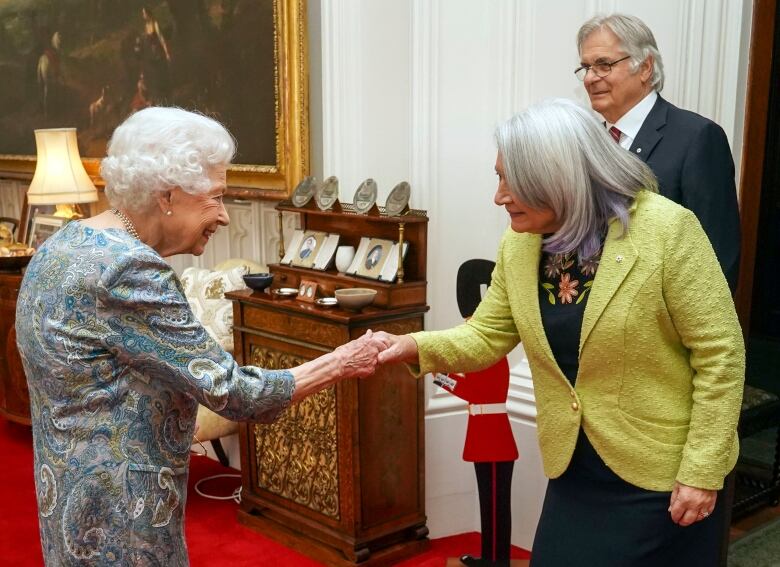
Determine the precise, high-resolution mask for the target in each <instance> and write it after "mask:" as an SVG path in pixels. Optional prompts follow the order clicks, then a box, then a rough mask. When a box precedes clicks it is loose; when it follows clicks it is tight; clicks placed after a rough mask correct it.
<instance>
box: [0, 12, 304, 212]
mask: <svg viewBox="0 0 780 567" xmlns="http://www.w3.org/2000/svg"><path fill="white" fill-rule="evenodd" d="M81 1H82V2H83V4H84V6H83V9H74V7H73V6H70V7H69V8H68V10H65V9H64V8H63V9H60V8H58V7H57V4H56V3H55V4H52V3H50V2H47V1H45V0H30V2H29V4H31V6H32V7H35V8H36V9H38V10H39V11H40V12H41V18H43V19H44V20H46V19H48V20H56V21H60V20H62V19H63V18H65V19H66V20H67V18H71V19H73V18H78V22H76V23H77V25H79V26H82V25H83V26H86V28H85V29H89V30H94V31H93V32H92V33H91V34H81V35H80V36H79V38H82V39H81V40H80V41H81V43H79V44H77V43H74V40H73V37H72V36H71V38H70V39H71V41H70V43H68V42H67V41H62V39H61V37H59V38H55V37H54V36H52V37H51V38H46V41H47V42H50V43H51V44H52V45H51V46H48V45H42V46H41V50H42V51H41V53H42V55H41V57H43V56H44V55H45V54H46V53H47V52H50V51H51V50H52V49H53V48H54V47H53V46H55V44H56V49H57V50H58V55H57V57H58V59H59V61H60V62H61V65H59V66H58V67H57V69H59V71H58V72H61V73H62V78H61V79H60V80H62V81H64V82H63V84H64V88H65V89H66V92H65V93H64V95H63V97H62V100H61V101H60V106H59V107H56V106H49V107H47V106H43V107H42V106H41V104H40V101H39V100H38V99H39V98H40V97H39V95H41V93H39V92H38V90H34V91H33V90H30V92H26V90H25V89H38V88H39V86H36V84H35V83H30V82H29V81H27V79H26V78H27V75H28V69H27V67H25V66H24V65H26V64H27V62H28V59H25V58H18V57H16V54H11V53H9V54H4V53H2V52H0V56H6V55H7V57H4V58H5V59H7V60H8V61H11V62H12V64H13V65H15V67H13V69H11V68H9V69H7V70H6V72H5V76H6V80H7V81H9V83H10V84H8V85H7V86H9V87H10V88H8V89H6V90H5V91H4V92H5V93H6V94H5V95H3V96H0V114H5V115H7V116H6V119H7V122H8V123H9V124H16V125H17V126H15V128H16V130H15V131H12V132H11V131H8V129H5V130H4V132H0V177H7V178H17V179H31V178H32V174H33V172H34V170H35V161H36V157H35V142H34V137H33V129H35V128H51V127H65V126H74V127H77V128H78V134H79V146H80V148H81V155H82V156H84V159H83V161H84V165H85V168H86V169H87V172H88V173H89V174H90V176H91V177H92V178H93V181H95V183H96V185H98V186H102V185H103V184H104V183H103V180H102V179H101V178H100V176H99V165H100V159H101V158H102V157H103V155H104V153H105V143H106V141H107V139H108V137H109V136H110V134H111V132H112V131H113V129H114V128H115V127H116V126H117V125H118V124H119V123H120V122H121V121H122V120H124V118H125V117H126V116H127V115H129V113H130V112H131V111H132V110H131V107H130V105H131V104H132V102H130V99H131V96H132V92H131V91H135V90H136V88H137V90H138V91H139V92H140V89H141V87H140V86H137V84H138V85H140V83H141V82H142V81H145V82H146V83H148V82H149V81H150V80H151V79H150V77H149V76H148V75H149V73H146V75H147V76H146V77H144V73H143V72H141V73H140V75H139V69H138V68H137V67H138V65H140V63H139V60H140V58H138V57H135V58H133V55H132V54H133V53H134V51H133V50H134V49H135V50H136V51H137V49H138V48H137V46H138V43H137V42H138V39H136V38H142V36H143V33H142V30H144V29H146V30H149V29H153V30H155V33H157V34H158V35H159V36H160V37H161V40H160V41H161V42H163V43H165V41H166V40H167V46H168V47H166V55H167V51H168V48H170V56H169V60H168V62H167V65H168V67H167V69H168V71H167V79H166V80H168V81H169V82H170V83H171V85H170V89H169V92H170V93H172V94H170V95H168V96H167V98H160V101H161V102H157V101H152V102H153V103H155V104H166V105H176V106H180V107H183V108H187V109H194V110H199V111H201V112H203V113H205V114H207V115H211V116H214V117H215V118H217V119H218V120H220V121H221V122H223V123H224V124H225V125H226V126H227V127H228V129H229V130H231V133H233V135H234V136H236V139H237V142H238V152H239V155H238V159H237V160H236V161H237V163H236V164H235V165H233V166H231V167H230V168H229V170H228V179H227V180H228V195H229V196H232V197H237V198H245V199H246V198H249V199H260V198H268V199H284V198H287V197H289V195H290V194H291V192H292V190H293V188H294V187H295V186H296V185H297V184H298V183H299V182H300V181H301V179H303V178H304V177H305V176H306V174H307V173H308V170H309V117H308V114H309V108H308V98H309V85H308V66H309V62H308V54H307V43H308V39H307V23H306V0H251V1H250V2H246V3H244V4H243V5H242V6H243V7H242V9H243V10H245V11H246V10H251V12H250V15H251V17H247V14H245V13H243V12H242V13H241V14H230V18H226V16H224V15H222V16H218V15H211V14H209V16H208V18H205V19H204V17H202V14H200V12H198V11H197V10H193V11H191V12H189V13H188V12H184V13H182V12H181V11H180V10H178V11H174V10H173V9H172V5H171V4H169V3H168V2H167V1H166V0H150V1H149V2H148V3H147V4H146V5H145V6H148V7H149V9H148V11H144V12H143V18H148V17H149V15H150V14H151V17H152V18H153V20H151V21H154V22H155V23H154V25H153V26H150V25H149V22H148V21H146V22H145V21H144V19H142V15H141V14H142V11H141V9H140V8H137V7H135V5H134V4H121V5H119V7H118V8H117V9H118V10H119V9H121V10H131V9H132V10H133V11H132V12H128V14H127V16H128V17H127V18H120V17H118V15H117V14H114V15H113V16H115V17H112V18H109V19H106V18H104V20H105V21H104V20H100V19H99V15H98V14H97V13H96V12H97V11H95V10H92V9H91V4H90V3H88V2H87V0H81ZM126 6H127V7H126ZM12 9H13V5H8V6H3V5H0V19H2V16H3V14H4V11H8V10H12ZM49 11H52V12H56V13H51V14H49V13H48V12H49ZM196 12H197V13H196ZM217 17H220V18H222V19H221V22H220V25H222V26H223V28H222V30H223V31H224V32H225V33H223V34H222V35H223V36H224V38H223V39H222V40H220V41H218V42H216V43H215V44H214V45H211V44H209V46H208V47H209V49H208V50H206V51H205V52H207V53H209V59H208V60H200V61H199V60H198V59H196V56H197V54H199V53H201V51H202V50H201V51H199V50H197V49H194V47H196V46H192V45H189V44H187V42H186V41H185V39H184V38H185V32H187V31H190V32H192V30H195V29H197V27H196V26H197V25H205V24H203V22H204V21H206V22H207V23H208V25H209V26H210V29H211V28H214V29H218V27H217V26H218V24H216V23H214V21H213V19H214V18H217ZM198 18H200V19H198ZM209 18H211V19H209ZM31 21H32V20H31ZM68 22H69V20H68V21H64V23H63V25H64V24H65V23H68ZM226 22H228V23H229V24H230V25H232V26H240V27H234V28H233V29H237V30H239V31H240V33H230V31H231V30H228V31H225V29H224V26H226V25H228V24H227V23H226ZM144 25H146V27H145V28H144ZM101 26H102V27H101ZM38 31H40V30H29V34H28V35H30V37H33V36H34V35H35V33H33V32H38ZM23 32H24V33H28V32H26V31H25V30H20V31H19V33H23ZM57 33H59V32H57ZM147 33H148V31H147ZM192 37H194V38H196V39H198V38H202V39H201V41H205V38H207V37H211V38H213V34H200V35H198V34H197V33H195V32H192ZM55 39H56V41H55ZM120 39H121V41H120ZM125 40H127V41H125ZM132 40H135V41H136V44H135V47H134V45H133V44H132ZM122 41H125V43H127V45H125V43H122ZM143 41H146V40H145V39H143V38H142V40H141V43H143ZM177 42H178V43H177ZM12 43H13V42H11V43H9V45H11V44H12ZM215 45H216V47H215ZM43 48H46V49H45V50H44V49H43ZM255 49H256V50H257V51H253V50H255ZM84 53H87V54H93V55H94V57H93V58H92V59H89V58H88V57H87V58H85V57H83V54H84ZM75 54H81V55H82V56H78V57H77V56H76V55H75ZM128 54H129V55H128ZM122 57H124V58H125V59H122ZM187 58H189V59H187ZM114 60H118V61H124V63H123V64H122V65H113V66H112V65H109V66H106V65H105V61H114ZM257 61H262V62H261V63H258V62H257ZM209 64H212V65H214V66H215V67H214V68H215V69H224V70H225V72H224V73H222V72H220V74H221V76H219V77H218V78H217V77H215V78H214V80H219V82H220V84H219V87H218V88H214V87H203V86H202V84H201V83H198V82H197V81H198V80H199V79H198V76H199V74H200V75H204V76H213V74H212V73H211V71H210V67H208V65H209ZM13 65H12V66H13ZM16 67H18V69H16ZM185 67H186V68H185ZM190 67H192V69H193V71H191V72H187V69H189V68H190ZM50 68H53V67H51V66H50ZM195 70H197V71H195ZM255 70H257V71H255ZM254 72H256V73H258V74H257V75H252V74H251V73H254ZM248 74H249V76H248ZM16 78H18V80H19V83H20V84H18V85H15V84H14V81H15V80H16ZM28 83H29V84H28ZM30 85H32V86H30ZM145 88H146V87H145ZM198 89H201V90H198ZM203 89H205V90H203ZM120 91H121V92H120ZM149 92H151V89H149ZM237 92H238V93H239V94H238V95H237V94H235V93H237ZM14 93H20V94H19V96H21V97H22V98H21V99H19V100H17V99H14V98H13V97H14V96H16V95H15V94H14ZM231 93H233V94H231ZM42 96H48V102H47V103H46V104H48V105H53V104H54V103H53V102H52V97H53V96H54V95H53V94H52V92H49V93H48V95H42ZM236 96H242V97H251V98H250V99H249V100H247V99H244V98H242V99H241V100H240V101H239V102H235V101H233V100H232V99H230V98H228V97H236ZM161 97H162V95H161ZM177 97H179V98H177ZM180 99H181V100H180ZM20 101H22V103H20ZM25 101H26V102H25ZM189 101H192V102H189ZM251 101H254V105H255V107H254V108H253V109H252V110H251V113H252V116H255V115H258V114H262V116H263V117H264V118H263V124H269V127H270V129H271V130H272V132H270V133H267V132H268V130H269V127H258V126H255V125H254V123H252V125H250V122H251V121H252V120H254V118H252V116H246V115H242V114H245V113H246V110H245V109H246V108H247V107H251V104H252V102H251ZM47 108H48V109H49V110H47V112H45V113H44V110H46V109H47ZM57 108H59V111H58V112H59V114H57V113H56V112H55V110H57ZM261 110H262V112H261ZM12 114H13V115H12ZM85 116H86V118H85ZM250 119H251V120H250ZM101 120H102V122H101ZM3 137H5V139H3ZM257 138H262V140H263V141H262V144H263V145H262V146H259V145H258V146H257V148H258V150H257V151H253V150H248V149H247V148H254V147H255V146H254V145H253V144H259V143H260V142H257V141H256V139H257ZM242 152H247V153H246V157H247V158H248V159H246V160H244V162H242V161H241V158H242ZM255 158H257V159H255Z"/></svg>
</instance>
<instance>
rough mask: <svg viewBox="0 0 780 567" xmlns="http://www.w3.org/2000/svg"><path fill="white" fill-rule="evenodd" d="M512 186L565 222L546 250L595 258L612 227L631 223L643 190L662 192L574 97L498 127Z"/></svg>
mask: <svg viewBox="0 0 780 567" xmlns="http://www.w3.org/2000/svg"><path fill="white" fill-rule="evenodd" d="M495 136H496V143H497V145H498V152H499V155H500V157H501V160H502V164H503V166H504V176H505V177H504V179H505V182H506V183H507V186H508V188H509V190H510V191H511V192H512V193H513V194H514V195H515V196H516V197H517V198H518V200H520V201H522V202H523V203H524V204H526V205H528V206H529V207H533V208H535V209H544V208H548V209H552V211H553V212H554V213H555V216H556V219H557V220H558V221H561V222H562V225H561V228H560V229H559V230H558V231H557V232H555V233H554V234H552V235H550V236H548V237H546V238H545V239H544V250H545V252H551V253H562V252H565V253H568V252H573V251H575V250H576V251H577V253H578V255H579V257H580V259H582V260H585V259H588V258H592V257H593V256H594V255H595V254H596V253H597V252H598V251H599V249H600V247H601V243H602V241H603V238H604V236H605V235H606V232H607V228H608V225H609V223H610V221H611V220H612V219H615V218H617V219H618V220H619V222H621V223H622V225H623V233H625V231H626V230H627V229H628V222H629V213H628V209H629V208H630V207H631V204H632V203H633V201H634V199H635V197H636V195H637V193H638V192H639V191H641V190H642V189H647V190H649V191H653V192H655V191H657V190H658V183H657V181H656V178H655V175H653V172H652V170H651V169H650V168H649V167H648V166H647V165H646V164H645V163H644V162H642V161H641V160H640V159H639V158H637V157H636V156H634V155H633V154H631V153H629V152H627V151H626V150H624V149H623V148H621V147H620V146H619V145H618V144H616V143H615V141H614V140H613V139H612V138H611V137H610V135H609V134H608V133H607V131H606V130H605V129H604V127H603V126H602V125H601V124H600V123H599V122H598V120H596V118H595V117H594V116H593V114H592V113H591V112H590V111H589V110H586V109H584V108H582V107H581V106H579V105H577V104H575V103H574V102H572V101H570V100H566V99H552V100H547V101H543V102H541V103H538V104H535V105H533V106H531V107H530V108H528V109H527V110H525V111H523V112H521V113H520V114H517V115H515V116H514V117H512V118H511V119H509V120H508V121H507V122H505V123H504V124H502V125H501V126H499V127H498V128H497V129H496V134H495Z"/></svg>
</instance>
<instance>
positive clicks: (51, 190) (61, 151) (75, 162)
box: [27, 128, 98, 205]
mask: <svg viewBox="0 0 780 567" xmlns="http://www.w3.org/2000/svg"><path fill="white" fill-rule="evenodd" d="M35 145H36V147H37V149H38V162H37V164H36V165H35V175H34V176H33V180H32V183H30V188H29V189H28V190H27V202H28V203H29V204H31V205H65V204H68V205H69V204H75V203H90V202H93V201H97V199H98V195H97V189H95V185H94V184H93V183H92V180H91V179H90V178H89V175H87V172H86V171H85V170H84V165H83V164H82V163H81V157H80V156H79V147H78V143H77V141H76V129H75V128H50V129H45V130H36V131H35Z"/></svg>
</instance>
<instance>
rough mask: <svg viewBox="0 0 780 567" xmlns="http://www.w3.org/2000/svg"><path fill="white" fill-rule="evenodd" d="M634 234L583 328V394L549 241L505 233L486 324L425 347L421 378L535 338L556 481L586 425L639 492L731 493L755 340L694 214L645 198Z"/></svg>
mask: <svg viewBox="0 0 780 567" xmlns="http://www.w3.org/2000/svg"><path fill="white" fill-rule="evenodd" d="M630 214H631V219H630V225H629V230H628V232H627V234H626V235H625V236H623V237H621V232H622V226H621V224H620V223H619V222H617V221H613V222H612V223H611V225H610V227H609V232H608V234H607V238H606V240H605V243H604V250H603V254H602V257H601V264H600V266H599V269H598V272H597V274H596V278H595V280H594V283H593V287H592V289H591V292H590V297H589V299H588V304H587V306H586V309H585V315H584V317H583V322H582V331H581V336H580V350H579V360H580V364H579V372H578V375H577V381H576V390H575V389H573V388H572V387H571V385H570V383H569V381H568V380H567V379H566V377H565V376H564V375H563V373H562V372H561V370H560V368H559V367H558V365H557V364H556V362H555V359H554V358H553V354H552V351H551V350H550V345H549V344H548V342H547V338H546V335H545V331H544V328H543V326H542V320H541V315H540V311H539V290H538V286H539V277H538V276H539V261H540V255H541V237H540V236H539V235H534V234H520V233H515V232H513V231H512V230H511V229H510V230H508V231H507V232H506V234H505V235H504V237H503V240H502V242H501V245H500V248H499V251H498V259H497V261H496V268H495V271H494V272H493V281H492V284H491V286H490V288H489V289H488V292H487V294H486V295H485V297H484V299H483V301H482V303H481V304H480V306H479V308H478V309H477V311H476V312H475V313H474V316H473V317H472V318H471V320H469V322H468V323H465V324H463V325H461V326H458V327H455V328H454V329H450V330H446V331H436V332H422V333H415V334H413V335H412V336H413V338H414V339H415V341H416V342H417V344H418V347H419V352H420V373H421V374H422V373H427V372H450V371H460V372H468V371H473V370H477V369H480V368H484V367H486V366H489V365H490V364H492V363H494V362H495V361H496V360H498V359H499V358H501V357H502V356H504V355H505V354H506V353H508V352H509V351H510V350H512V349H513V348H514V347H515V346H516V345H517V343H518V342H519V341H520V340H521V339H522V341H523V346H524V348H525V352H526V355H527V356H528V361H529V364H530V367H531V373H532V376H533V382H534V389H535V394H536V404H537V412H538V415H537V426H538V436H539V445H540V447H541V452H542V460H543V463H544V471H545V474H546V475H547V476H549V477H550V478H555V477H558V476H560V475H561V474H562V473H563V472H564V471H565V470H566V468H567V467H568V465H569V461H570V460H571V456H572V452H573V450H574V446H575V443H576V441H577V435H578V432H579V429H580V426H582V427H583V429H584V430H585V432H586V433H587V435H588V439H590V441H591V443H592V444H593V446H594V447H595V449H596V451H597V452H598V453H599V455H600V456H601V458H602V459H603V460H604V462H605V463H606V464H607V466H609V468H610V469H612V470H613V471H614V472H615V473H616V474H617V475H618V476H620V477H621V478H623V479H624V480H626V481H627V482H629V483H631V484H634V485H636V486H640V487H642V488H645V489H649V490H659V491H669V490H672V488H673V486H674V481H675V480H678V481H679V482H681V483H683V484H687V485H690V486H695V487H699V488H707V489H719V488H721V487H722V485H723V478H724V477H725V475H726V474H727V473H728V472H729V471H730V470H731V469H732V468H733V466H734V463H735V462H736V459H737V453H738V447H739V443H738V440H737V435H736V426H737V420H738V417H739V409H740V403H741V400H742V388H743V381H744V371H745V351H744V344H743V340H742V333H741V330H740V326H739V322H738V321H737V316H736V313H735V310H734V303H733V301H732V299H731V295H730V293H729V288H728V285H727V284H726V279H725V278H724V276H723V273H722V272H721V269H720V266H719V265H718V261H717V259H716V257H715V253H714V252H713V250H712V246H711V245H710V243H709V240H708V239H707V236H706V235H705V233H704V231H703V230H702V228H701V226H700V225H699V222H698V221H697V220H696V217H695V216H694V215H693V213H691V212H690V211H688V210H686V209H684V208H683V207H681V206H679V205H677V204H675V203H673V202H672V201H670V200H668V199H665V198H664V197H661V196H659V195H656V194H654V193H650V192H647V191H642V192H640V193H639V195H638V196H637V199H636V201H635V203H634V205H633V206H632V208H631V211H630Z"/></svg>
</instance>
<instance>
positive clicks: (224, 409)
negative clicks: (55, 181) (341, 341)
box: [16, 108, 381, 567]
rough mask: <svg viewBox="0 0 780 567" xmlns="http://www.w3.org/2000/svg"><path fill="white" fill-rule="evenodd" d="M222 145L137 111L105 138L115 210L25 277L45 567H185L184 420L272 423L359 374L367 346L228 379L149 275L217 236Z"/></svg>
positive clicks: (210, 344) (208, 345)
mask: <svg viewBox="0 0 780 567" xmlns="http://www.w3.org/2000/svg"><path fill="white" fill-rule="evenodd" d="M234 151H235V144H234V141H233V138H232V137H231V135H230V134H229V133H228V131H227V130H225V128H224V127H223V126H222V125H220V124H219V123H218V122H216V121H214V120H212V119H210V118H207V117H205V116H202V115H199V114H195V113H192V112H187V111H184V110H181V109H176V108H148V109H145V110H141V111H139V112H137V113H135V114H133V115H132V116H130V117H129V118H128V119H127V120H126V121H125V122H124V123H123V124H122V125H120V126H119V127H118V128H117V129H116V131H115V132H114V134H113V136H112V138H111V141H110V143H109V146H108V157H106V158H105V159H104V160H103V163H102V167H101V173H102V175H103V178H104V179H105V180H106V195H107V197H108V199H109V201H110V202H111V204H112V206H113V208H112V209H111V210H109V211H106V212H104V213H101V214H99V215H97V216H95V217H92V218H89V219H85V220H81V221H74V222H71V223H69V224H67V225H65V227H63V228H62V229H61V230H60V231H59V232H57V233H56V234H54V235H53V236H52V237H50V238H49V239H48V240H47V241H46V242H45V244H44V245H43V246H42V247H41V248H40V250H39V251H38V253H37V254H36V255H35V256H34V257H33V259H32V261H31V262H30V264H29V268H28V269H27V273H26V274H25V277H24V281H23V282H22V286H21V290H20V292H19V300H18V307H17V316H16V333H17V342H18V346H19V351H20V353H21V356H22V362H23V364H24V369H25V372H26V374H27V381H28V385H29V389H30V398H31V409H32V424H33V437H34V445H35V447H34V452H35V480H36V490H37V496H38V509H39V520H40V533H41V541H42V546H43V555H44V558H45V560H46V564H47V565H75V564H79V565H165V566H167V567H173V566H179V565H187V564H188V559H187V551H186V546H185V542H184V533H183V518H184V513H183V506H184V502H185V499H186V486H187V472H188V465H189V448H190V444H191V442H192V438H193V429H194V426H195V416H196V412H197V407H198V404H199V403H200V404H203V405H205V406H207V407H208V408H210V409H212V410H214V411H216V412H217V413H219V414H221V415H223V416H225V417H228V418H230V419H233V420H254V421H272V420H273V419H275V418H276V417H277V416H278V415H279V414H280V412H281V411H282V410H284V409H285V408H286V407H287V406H288V405H289V404H290V403H291V402H294V401H297V400H299V399H301V398H303V397H304V396H307V395H309V394H312V393H314V392H316V391H318V390H320V389H322V388H324V387H326V386H329V385H331V384H333V383H335V382H336V381H338V380H342V379H345V378H357V377H365V376H368V375H370V374H372V373H373V371H374V367H375V364H376V357H377V353H378V350H379V348H378V347H381V345H380V344H378V343H376V342H375V341H373V340H372V339H371V335H370V332H369V333H367V335H366V336H364V337H361V338H360V339H358V340H356V341H353V342H352V343H349V344H346V345H343V346H341V347H339V348H337V349H336V350H335V351H333V352H331V353H328V354H325V355H323V356H322V357H320V358H318V359H316V360H314V361H311V362H307V363H305V364H303V365H301V366H298V367H296V368H292V369H290V370H263V369H261V368H256V367H253V366H245V367H239V366H238V365H237V364H236V363H235V361H234V360H233V358H232V357H231V356H230V355H229V354H228V353H226V352H225V351H223V350H222V349H221V348H220V347H219V345H218V344H217V343H216V342H215V341H214V340H213V339H212V338H211V337H210V336H209V334H208V333H207V332H206V331H205V329H204V328H203V327H202V326H201V325H200V324H199V323H198V322H197V321H196V320H195V319H194V317H193V315H192V312H191V311H190V309H189V306H188V304H187V300H186V299H185V297H184V295H183V293H182V288H181V285H180V283H179V280H178V278H177V277H176V274H175V273H174V271H173V270H172V269H171V267H170V266H169V265H168V264H167V263H166V262H165V260H163V257H164V256H169V255H172V254H182V253H190V254H195V255H198V254H202V253H203V249H204V247H205V246H206V243H207V242H208V241H209V239H210V237H211V236H212V235H213V234H214V232H215V231H216V230H217V229H218V228H219V227H220V226H225V225H227V224H228V222H229V219H228V215H227V213H226V211H225V208H224V206H223V203H222V197H223V195H224V193H225V189H226V168H227V166H228V165H229V163H230V161H231V159H232V157H233V154H234Z"/></svg>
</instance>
